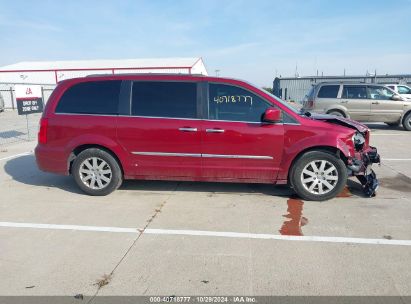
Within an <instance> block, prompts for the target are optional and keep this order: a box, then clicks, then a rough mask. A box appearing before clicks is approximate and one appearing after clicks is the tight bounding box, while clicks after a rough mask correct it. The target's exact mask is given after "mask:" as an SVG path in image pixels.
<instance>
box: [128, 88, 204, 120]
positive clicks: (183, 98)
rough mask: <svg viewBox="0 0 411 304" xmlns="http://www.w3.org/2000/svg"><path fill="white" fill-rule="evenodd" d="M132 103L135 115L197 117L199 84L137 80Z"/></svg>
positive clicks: (132, 111) (133, 89) (132, 110)
mask: <svg viewBox="0 0 411 304" xmlns="http://www.w3.org/2000/svg"><path fill="white" fill-rule="evenodd" d="M131 103H132V104H131V113H132V115H134V116H148V117H170V118H196V117H197V84H196V83H194V82H161V81H136V82H134V83H133V88H132V100H131Z"/></svg>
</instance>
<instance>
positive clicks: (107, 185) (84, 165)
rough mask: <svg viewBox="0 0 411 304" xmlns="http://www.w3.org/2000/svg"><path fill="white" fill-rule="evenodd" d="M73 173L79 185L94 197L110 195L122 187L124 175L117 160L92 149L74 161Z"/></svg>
mask: <svg viewBox="0 0 411 304" xmlns="http://www.w3.org/2000/svg"><path fill="white" fill-rule="evenodd" d="M72 173H73V176H74V180H75V181H76V183H77V185H78V186H79V187H80V189H81V190H83V191H84V192H85V193H87V194H89V195H93V196H103V195H108V194H110V193H111V192H113V191H114V190H116V189H117V188H119V187H120V185H121V183H122V181H123V174H122V171H121V168H120V165H119V163H118V162H117V160H116V159H115V158H114V157H113V156H112V155H111V154H110V153H108V152H106V151H104V150H101V149H97V148H91V149H87V150H84V151H83V152H81V153H80V154H79V155H78V156H77V157H76V159H75V160H74V163H73V167H72Z"/></svg>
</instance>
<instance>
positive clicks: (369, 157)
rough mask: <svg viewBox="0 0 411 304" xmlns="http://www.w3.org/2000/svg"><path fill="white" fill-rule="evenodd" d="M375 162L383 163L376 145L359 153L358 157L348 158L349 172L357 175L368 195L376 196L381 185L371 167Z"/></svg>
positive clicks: (351, 174)
mask: <svg viewBox="0 0 411 304" xmlns="http://www.w3.org/2000/svg"><path fill="white" fill-rule="evenodd" d="M375 163H378V164H380V163H381V158H380V155H379V154H378V152H377V148H375V147H368V148H367V149H366V150H364V151H361V152H359V153H357V154H356V157H354V158H351V159H349V160H348V165H347V169H348V174H349V175H350V176H356V177H357V179H358V180H359V181H360V183H361V185H362V189H363V191H364V194H365V195H366V196H367V197H373V196H375V192H376V191H377V189H378V185H379V183H378V179H377V176H376V174H375V172H374V171H373V170H372V169H371V166H372V164H375Z"/></svg>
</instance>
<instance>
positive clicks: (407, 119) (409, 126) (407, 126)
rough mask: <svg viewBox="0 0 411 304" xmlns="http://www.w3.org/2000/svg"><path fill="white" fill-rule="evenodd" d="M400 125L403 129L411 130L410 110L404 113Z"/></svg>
mask: <svg viewBox="0 0 411 304" xmlns="http://www.w3.org/2000/svg"><path fill="white" fill-rule="evenodd" d="M402 126H403V127H404V129H405V130H407V131H411V112H409V113H408V114H407V115H405V117H404V119H403V120H402Z"/></svg>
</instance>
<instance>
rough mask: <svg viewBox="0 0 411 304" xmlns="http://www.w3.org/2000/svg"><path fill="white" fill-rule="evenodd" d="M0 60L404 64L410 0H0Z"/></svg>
mask: <svg viewBox="0 0 411 304" xmlns="http://www.w3.org/2000/svg"><path fill="white" fill-rule="evenodd" d="M0 7H1V9H0V66H4V65H8V64H13V63H17V62H20V61H33V60H44V61H49V60H83V59H85V60H87V59H131V58H156V57H202V58H203V60H204V62H205V64H206V67H207V70H208V72H209V74H210V75H215V73H216V70H219V71H220V72H219V75H220V76H226V77H234V78H240V79H245V80H248V81H251V82H253V83H256V84H258V85H260V86H272V81H273V79H274V78H275V77H276V76H282V77H287V76H291V77H292V76H295V75H296V74H298V75H300V76H307V75H316V74H317V71H318V74H319V75H321V74H324V75H342V74H343V73H344V70H345V73H346V74H347V75H364V74H365V73H366V72H367V71H368V72H372V73H374V71H377V73H378V74H386V73H389V74H394V73H395V74H400V73H408V74H409V73H411V19H410V18H411V0H392V1H389V0H385V1H382V0H370V1H368V0H344V1H341V0H340V1H336V0H332V1H331V0H328V1H326V0H299V1H297V0H282V1H277V0H248V1H245V0H147V1H139V0H112V1H107V0H98V1H94V0H88V1H79V0H70V1H62V0H51V1H43V0H37V1H29V0H26V1H24V0H13V1H9V0H0Z"/></svg>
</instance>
